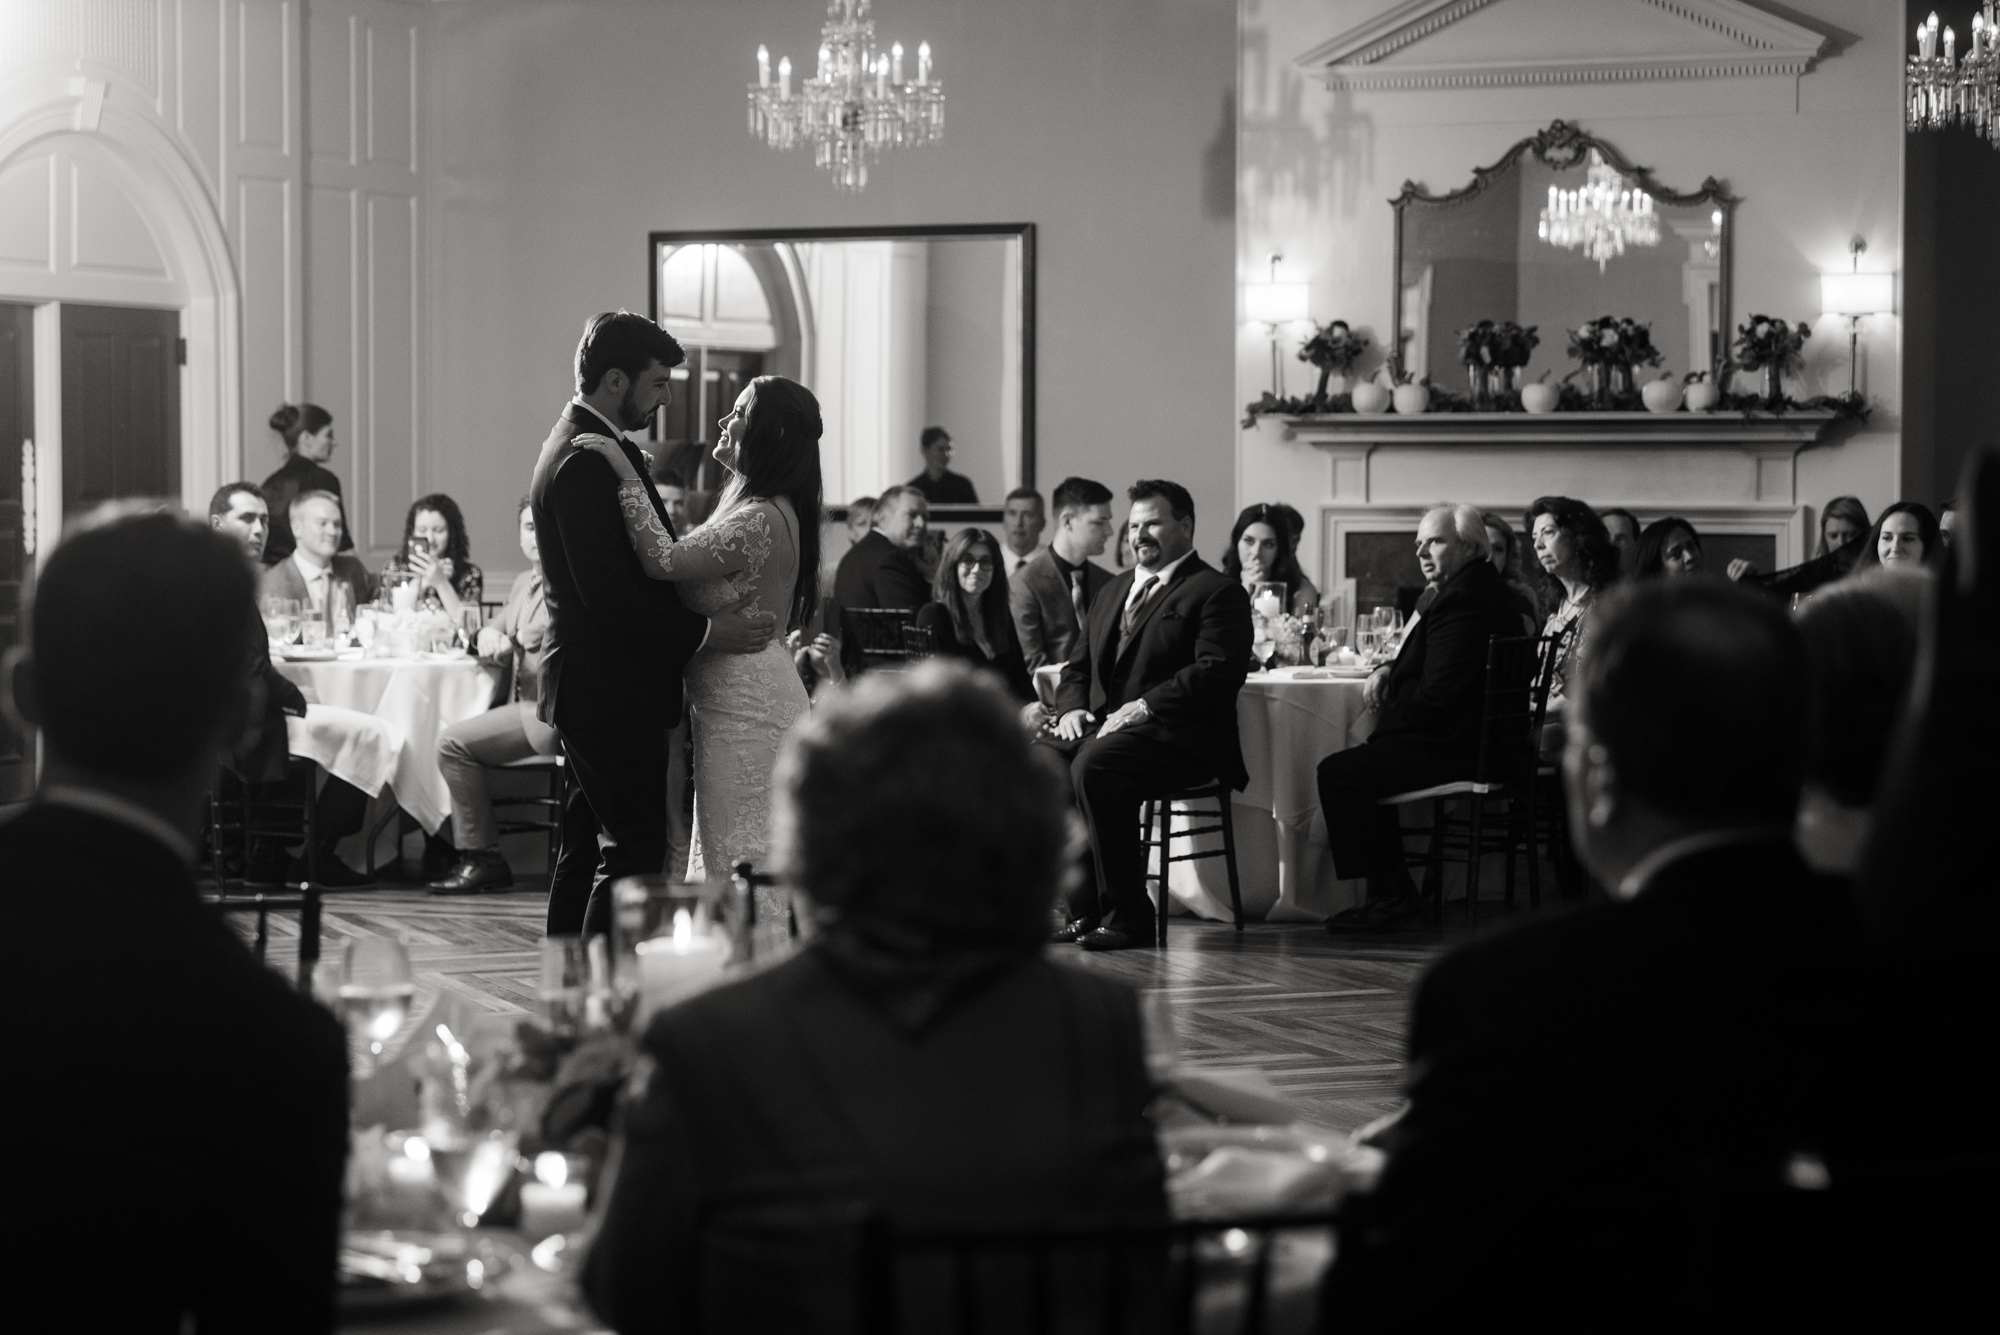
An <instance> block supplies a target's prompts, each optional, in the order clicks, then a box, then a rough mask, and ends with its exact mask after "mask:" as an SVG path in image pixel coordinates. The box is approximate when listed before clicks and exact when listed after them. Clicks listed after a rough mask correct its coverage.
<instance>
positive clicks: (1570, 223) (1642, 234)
mask: <svg viewBox="0 0 2000 1335" xmlns="http://www.w3.org/2000/svg"><path fill="white" fill-rule="evenodd" d="M1540 235H1541V238H1542V240H1544V241H1546V242H1548V243H1549V244H1550V245H1552V246H1558V247H1560V248H1562V249H1564V250H1581V251H1582V252H1583V254H1584V258H1586V259H1592V260H1596V261H1597V271H1598V272H1599V273H1603V272H1604V265H1605V262H1606V261H1608V260H1611V259H1614V258H1616V257H1617V256H1620V255H1623V254H1624V253H1625V248H1626V247H1627V246H1657V245H1659V244H1660V215H1659V214H1657V213H1655V212H1653V197H1652V196H1651V195H1649V194H1647V193H1646V192H1645V191H1643V190H1641V189H1639V188H1638V187H1637V186H1631V185H1627V184H1626V183H1625V178H1624V177H1622V176H1620V175H1619V174H1618V171H1617V169H1616V168H1614V167H1612V166H1611V165H1610V164H1609V163H1607V162H1605V160H1604V159H1603V158H1601V157H1599V156H1598V153H1597V150H1596V149H1594V148H1593V149H1591V150H1590V172H1589V177H1588V179H1587V180H1586V182H1585V183H1584V185H1583V186H1582V187H1581V188H1580V189H1577V190H1563V189H1560V188H1559V187H1556V186H1553V185H1552V186H1550V187H1549V202H1548V206H1547V207H1546V208H1544V209H1543V210H1542V225H1541V228H1540Z"/></svg>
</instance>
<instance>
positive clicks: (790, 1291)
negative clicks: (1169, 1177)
mask: <svg viewBox="0 0 2000 1335" xmlns="http://www.w3.org/2000/svg"><path fill="white" fill-rule="evenodd" d="M646 1052H647V1054H648V1055H649V1056H650V1057H651V1058H652V1061H653V1063H654V1066H653V1073H652V1077H651V1080H650V1083H649V1084H648V1086H647V1089H646V1094H645V1097H644V1098H643V1100H642V1101H640V1102H639V1103H637V1104H636V1105H634V1106H633V1107H632V1108H631V1110H630V1112H629V1114H628V1116H627V1119H626V1140H625V1152H624V1159H623V1163H622V1165H621V1169H620V1172H619V1176H618V1180H617V1184H616V1187H615V1188H614V1190H613V1194H612V1196H611V1200H610V1204H609V1206H608V1207H607V1212H606V1215H605V1221H604V1228H603V1232H602V1234H601V1235H600V1237H599V1239H598V1242H597V1245H596V1247H595V1248H594V1249H593V1250H592V1252H591V1254H590V1259H589V1262H588V1266H587V1268H586V1270H585V1274H584V1289H585V1292H586V1293H588V1294H589V1296H590V1300H591V1302H592V1304H593V1305H594V1306H595V1307H596V1308H597V1311H598V1313H599V1314H600V1315H601V1316H602V1317H603V1318H604V1320H605V1321H606V1322H607V1323H608V1324H610V1325H611V1326H613V1327H615V1328H616V1329H619V1330H625V1331H638V1330H648V1331H660V1332H666V1331H690V1330H696V1329H702V1330H718V1331H719V1330H730V1331H787V1332H794V1331H820V1330H849V1329H852V1327H851V1324H850V1323H849V1322H848V1321H847V1320H846V1319H845V1318H846V1316H847V1314H848V1313H849V1312H851V1311H852V1310H853V1296H852V1292H851V1289H849V1287H848V1286H849V1285H851V1282H852V1270H851V1262H850V1261H849V1259H848V1258H847V1257H845V1256H841V1255H839V1254H838V1253H836V1252H835V1251H834V1250H833V1249H832V1248H830V1247H827V1246H824V1245H821V1246H817V1247H814V1246H811V1245H809V1244H808V1245H800V1246H798V1247H795V1248H792V1249H789V1250H788V1249H785V1248H782V1247H779V1246H776V1245H773V1244H770V1243H768V1242H767V1243H764V1244H762V1245H759V1246H756V1247H752V1248H748V1249H747V1250H745V1251H735V1250H732V1249H731V1248H730V1247H729V1246H728V1245H727V1244H726V1243H725V1242H723V1241H722V1239H723V1238H724V1237H725V1236H726V1235H727V1233H728V1232H729V1227H730V1226H732V1225H739V1226H740V1225H742V1224H747V1223H748V1222H750V1221H752V1220H760V1221H768V1222H769V1223H770V1224H772V1225H774V1226H775V1225H778V1224H781V1223H784V1222H788V1221H789V1222H792V1223H794V1224H797V1225H800V1226H801V1231H803V1232H806V1233H807V1234H808V1235H809V1236H810V1235H811V1233H812V1231H813V1230H811V1229H810V1227H809V1226H810V1224H811V1223H812V1222H813V1221H815V1220H819V1221H826V1220H843V1219H844V1220H847V1221H849V1222H850V1223H851V1221H852V1219H853V1216H854V1215H855V1214H856V1213H859V1212H860V1211H862V1210H870V1209H872V1210H875V1211H879V1212H881V1213H882V1214H884V1215H886V1216H887V1218H888V1221H889V1222H890V1223H891V1224H892V1225H895V1226H902V1227H924V1226H932V1227H944V1226H950V1225H953V1224H956V1225H958V1226H960V1227H970V1226H975V1225H977V1226H998V1227H1005V1226H1007V1225H1009V1224H1018V1225H1028V1224H1032V1223H1035V1222H1044V1221H1055V1220H1060V1219H1066V1218H1067V1219H1091V1218H1095V1219H1105V1218H1120V1217H1123V1218H1130V1217H1134V1216H1145V1217H1153V1218H1157V1217H1160V1216H1161V1215H1162V1214H1163V1212H1164V1201H1163V1198H1162V1191H1161V1169H1160V1162H1159V1156H1158V1151H1157V1149H1156V1148H1155V1144H1154V1139H1153V1130H1152V1127H1151V1125H1150V1123H1149V1122H1148V1121H1147V1119H1146V1112H1145V1110H1146V1104H1147V1102H1148V1098H1149V1089H1148V1086H1149V1082H1148V1080H1147V1077H1146V1071H1145V1060H1144V1055H1143V1049H1142V1046H1141V1042H1140V1034H1139V1020H1138V1007H1137V1004H1136V1001H1135V998H1134V997H1133V994H1132V991H1131V989H1130V987H1129V986H1127V985H1126V984H1125V983H1122V982H1119V981H1116V980H1113V979H1110V978H1107V977H1104V976H1102V975H1099V974H1095V973H1085V972H1083V971H1082V970H1078V969H1075V968H1072V967H1068V966H1064V965H1059V964H1055V963H1053V962H1051V961H1048V960H1046V959H1043V958H1042V957H1041V956H1039V955H1034V956H1030V957H1029V958H1026V959H1023V960H1021V961H1019V962H1018V963H1014V964H1008V965H1003V966H1002V972H1000V973H999V974H998V975H996V976H994V977H992V978H990V979H989V980H988V981H986V982H984V983H982V984H978V985H976V986H975V988H974V989H973V990H972V991H970V992H969V993H967V994H965V995H962V996H961V997H960V999H959V1000H958V1001H957V1003H956V1004H955V1005H953V1006H952V1007H950V1008H948V1009H946V1010H944V1011H943V1012H942V1013H940V1014H939V1015H938V1017H937V1018H936V1019H935V1020H934V1021H932V1022H931V1023H930V1025H929V1026H928V1027H924V1028H921V1029H919V1030H916V1031H914V1032H913V1031H912V1030H911V1029H909V1028H906V1027H905V1026H903V1025H901V1024H899V1023H897V1022H896V1021H895V1020H892V1019H891V1018H890V1012H889V1010H887V1009H885V1008H884V1007H883V1006H881V1005H878V1004H877V1002H876V1001H874V1000H871V999H870V997H869V996H867V995H864V993H863V992H862V991H861V990H860V989H858V988H857V987H856V986H854V985H853V984H852V983H850V982H849V980H848V977H847V976H846V975H845V974H843V973H841V972H837V971H836V968H835V966H834V965H832V964H829V963H828V962H827V957H826V950H825V947H824V946H813V947H808V948H807V949H806V950H804V951H802V952H800V953H799V954H798V955H795V956H794V957H792V958H791V959H789V960H787V961H785V962H784V963H783V964H780V965H778V966H777V967H776V968H773V969H770V970H768V971H766V972H764V973H761V974H757V975H754V976H752V977H750V978H747V979H745V980H743V981H741V982H737V983H732V984H729V985H727V986H724V987H720V988H717V989H716V990H714V991H712V992H709V993H707V994H705V995H703V996H700V997H697V998H695V999H694V1000H692V1001H689V1002H686V1003H684V1004H682V1005H680V1006H677V1007H675V1008H673V1009H671V1010H669V1011H666V1012H664V1013H663V1014H661V1015H660V1016H659V1017H658V1018H657V1019H656V1020H655V1021H654V1023H653V1025H652V1028H651V1030H650V1031H649V1032H648V1034H647V1036H646ZM823 1231H824V1232H828V1233H830V1232H832V1231H833V1230H832V1228H830V1227H828V1228H826V1229H824V1230H823ZM698 1275H699V1276H700V1279H699V1282H697V1276H698ZM1023 1278H1024V1279H1025V1276H1024V1277H1023ZM698 1298H699V1300H700V1301H699V1302H697V1299H698ZM982 1312H983V1313H984V1314H985V1315H987V1316H989V1317H990V1316H991V1315H992V1313H991V1311H990V1310H989V1309H988V1308H986V1307H984V1306H982ZM702 1316H705V1317H706V1320H705V1321H704V1320H701V1319H700V1318H701V1317H702ZM981 1324H982V1327H983V1328H985V1329H989V1330H995V1329H1000V1328H1001V1324H1000V1323H999V1322H995V1321H986V1322H982V1323H981ZM925 1328H926V1329H928V1328H929V1327H925ZM1062 1328H1063V1329H1070V1328H1071V1327H1069V1326H1063V1327H1062Z"/></svg>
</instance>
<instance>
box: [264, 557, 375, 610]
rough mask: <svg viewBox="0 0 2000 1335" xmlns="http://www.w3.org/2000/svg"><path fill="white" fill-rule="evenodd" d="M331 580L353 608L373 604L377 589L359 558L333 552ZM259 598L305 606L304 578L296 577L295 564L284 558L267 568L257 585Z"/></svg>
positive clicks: (306, 599) (297, 570) (297, 574)
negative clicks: (295, 601)
mask: <svg viewBox="0 0 2000 1335" xmlns="http://www.w3.org/2000/svg"><path fill="white" fill-rule="evenodd" d="M332 579H333V581H334V582H336V583H339V584H345V585H346V586H347V591H348V593H349V594H350V595H351V596H352V597H353V599H354V606H356V607H360V606H361V605H362V604H363V603H370V602H373V601H374V600H375V591H376V588H377V585H376V581H375V577H374V576H373V575H371V574H369V573H368V567H367V566H365V565H362V564H361V558H359V557H356V556H349V555H348V554H347V553H345V552H336V553H335V554H334V557H333V571H332ZM257 596H258V597H259V598H269V597H273V596H275V597H279V598H296V599H298V600H299V601H300V602H302V603H303V602H308V601H310V600H311V598H312V595H311V594H309V593H308V592H306V577H305V576H304V575H303V574H302V573H300V571H299V566H298V562H296V561H294V560H292V559H291V557H289V556H287V557H286V558H285V559H284V560H282V561H280V562H278V564H276V565H274V566H271V567H269V568H267V569H266V570H265V571H264V575H263V578H262V579H261V580H260V581H259V582H258V585H257Z"/></svg>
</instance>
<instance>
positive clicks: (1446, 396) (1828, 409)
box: [1243, 383, 1873, 430]
mask: <svg viewBox="0 0 2000 1335" xmlns="http://www.w3.org/2000/svg"><path fill="white" fill-rule="evenodd" d="M1559 389H1560V392H1561V397H1560V398H1559V399H1558V400H1557V402H1556V411H1557V412H1559V413H1565V412H1567V413H1578V412H1595V411H1597V409H1596V407H1595V405H1593V404H1592V403H1591V400H1590V396H1589V395H1588V394H1586V393H1584V392H1583V391H1582V390H1580V389H1578V388H1577V387H1576V386H1574V385H1571V384H1568V383H1564V384H1562V385H1561V386H1559ZM1430 391H1431V404H1430V408H1429V411H1430V412H1432V413H1470V412H1490V413H1521V414H1523V415H1526V414H1527V409H1525V408H1523V407H1522V406H1521V395H1520V392H1519V391H1518V390H1510V391H1508V392H1507V393H1505V394H1500V395H1496V396H1495V397H1494V399H1493V406H1492V407H1490V408H1475V407H1474V406H1473V403H1472V396H1471V395H1469V394H1461V393H1459V392H1458V391H1456V390H1450V389H1443V388H1440V387H1438V386H1436V385H1432V386H1431V387H1430ZM1612 410H1613V411H1614V412H1645V411H1646V407H1645V405H1644V403H1642V402H1641V401H1640V398H1639V395H1638V394H1636V393H1633V394H1627V395H1623V396H1621V397H1620V398H1619V400H1618V401H1617V402H1616V403H1615V404H1614V405H1613V409H1612ZM1353 411H1354V396H1353V395H1351V394H1329V395H1327V396H1325V397H1324V398H1321V397H1320V396H1318V395H1299V394H1290V395H1285V396H1283V397H1280V396H1278V395H1276V394H1273V393H1272V392H1271V391H1270V390H1268V389H1267V390H1265V391H1264V394H1263V397H1261V398H1259V399H1258V400H1257V401H1256V402H1255V403H1247V404H1245V405H1243V412H1244V417H1243V427H1244V429H1245V430H1248V429H1249V428H1251V427H1253V426H1255V425H1257V419H1258V418H1259V417H1265V416H1278V417H1312V416H1317V415H1321V414H1340V413H1351V412H1353ZM1679 411H1680V410H1679V409H1676V410H1675V412H1676V413H1678V412H1679ZM1871 411H1873V410H1872V409H1871V408H1870V407H1869V406H1868V400H1867V399H1865V398H1863V397H1862V396H1861V395H1860V394H1852V393H1850V394H1815V395H1814V396H1813V397H1811V398H1809V399H1794V398H1791V397H1790V396H1787V397H1786V399H1785V401H1784V403H1783V404H1782V405H1780V406H1778V407H1775V408H1774V407H1772V406H1770V404H1769V402H1768V401H1767V400H1766V399H1765V398H1764V396H1763V395H1762V394H1731V393H1724V394H1723V396H1722V397H1721V399H1720V400H1718V401H1717V403H1716V405H1715V407H1713V408H1711V409H1709V410H1708V411H1707V412H1705V413H1689V414H1688V416H1690V417H1720V416H1724V415H1726V414H1735V415H1736V416H1739V417H1742V418H1744V419H1746V420H1747V419H1754V418H1758V417H1783V416H1784V415H1785V414H1787V413H1832V414H1833V415H1834V418H1835V420H1837V421H1844V420H1852V421H1857V422H1866V421H1867V420H1868V414H1869V413H1870V412H1871ZM1376 415H1377V416H1382V417H1386V416H1389V415H1390V414H1388V413H1378V414H1376ZM1657 415H1658V416H1663V417H1671V416H1673V415H1674V413H1661V414H1657Z"/></svg>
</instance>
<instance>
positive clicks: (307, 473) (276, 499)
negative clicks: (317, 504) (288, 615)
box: [258, 403, 354, 566]
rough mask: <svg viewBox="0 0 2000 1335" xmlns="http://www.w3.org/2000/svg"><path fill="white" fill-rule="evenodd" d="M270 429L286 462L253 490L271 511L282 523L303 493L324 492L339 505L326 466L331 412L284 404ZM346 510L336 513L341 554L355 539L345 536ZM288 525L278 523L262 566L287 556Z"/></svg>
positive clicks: (335, 477)
mask: <svg viewBox="0 0 2000 1335" xmlns="http://www.w3.org/2000/svg"><path fill="white" fill-rule="evenodd" d="M271 430H273V431H275V432H277V433H278V434H279V435H280V436H282V437H283V438H284V441H285V462H284V463H283V464H282V465H281V466H280V467H279V469H278V471H277V472H275V473H273V474H271V476H269V477H267V478H265V479H264V485H263V486H262V487H260V488H258V490H260V491H261V492H263V494H264V499H265V500H266V501H267V502H268V503H269V504H270V507H271V513H272V514H274V515H277V516H279V517H280V519H283V518H284V517H286V516H288V515H290V514H291V512H292V502H293V500H295V499H296V498H297V497H299V496H300V495H301V494H303V493H305V492H308V491H323V492H325V493H326V494H327V495H329V496H331V497H333V499H334V502H335V503H336V504H339V503H340V475H339V474H338V473H336V472H334V471H333V470H332V469H330V468H328V467H327V466H326V461H327V460H328V459H331V458H332V457H333V450H334V445H335V441H334V439H333V414H332V413H330V412H328V411H327V410H326V409H324V408H322V407H320V406H319V405H318V404H317V403H287V404H284V405H283V406H281V407H280V408H279V409H278V411H276V412H274V413H272V414H271ZM346 519H347V512H346V510H345V509H344V508H343V509H342V511H341V531H340V550H341V551H343V552H345V551H352V550H353V548H354V539H353V537H352V536H350V535H349V534H348V532H347V526H346ZM292 546H293V540H292V526H291V525H290V524H289V523H280V524H278V525H277V527H276V528H274V529H272V531H271V537H270V541H269V542H267V543H266V544H265V551H264V564H265V565H273V566H274V565H276V564H278V562H280V561H282V560H284V559H285V558H286V557H288V556H290V555H291V554H292Z"/></svg>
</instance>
